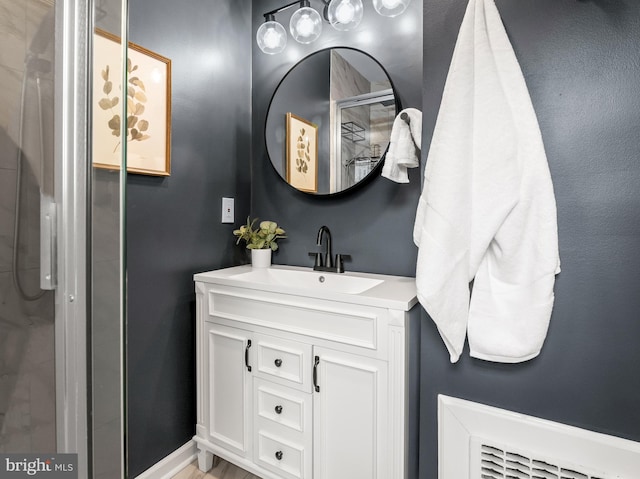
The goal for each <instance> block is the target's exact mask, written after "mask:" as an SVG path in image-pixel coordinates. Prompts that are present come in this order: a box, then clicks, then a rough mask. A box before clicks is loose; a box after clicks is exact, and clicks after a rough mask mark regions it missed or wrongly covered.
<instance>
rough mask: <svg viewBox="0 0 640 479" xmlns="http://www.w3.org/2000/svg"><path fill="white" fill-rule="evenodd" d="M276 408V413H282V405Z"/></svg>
mask: <svg viewBox="0 0 640 479" xmlns="http://www.w3.org/2000/svg"><path fill="white" fill-rule="evenodd" d="M275 410H276V414H282V406H280V405H279V404H278V405H277V406H276V407H275Z"/></svg>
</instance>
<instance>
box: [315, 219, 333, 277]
mask: <svg viewBox="0 0 640 479" xmlns="http://www.w3.org/2000/svg"><path fill="white" fill-rule="evenodd" d="M325 235H326V237H327V247H326V248H325V250H324V260H323V258H322V253H321V252H320V250H318V254H317V255H316V266H320V267H322V266H324V267H326V268H333V254H332V253H331V231H329V228H327V227H326V226H321V227H320V229H319V230H318V239H317V240H316V246H318V248H321V247H322V238H324V237H325Z"/></svg>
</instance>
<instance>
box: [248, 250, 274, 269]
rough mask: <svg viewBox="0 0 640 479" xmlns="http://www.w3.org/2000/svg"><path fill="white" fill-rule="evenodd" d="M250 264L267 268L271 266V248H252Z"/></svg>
mask: <svg viewBox="0 0 640 479" xmlns="http://www.w3.org/2000/svg"><path fill="white" fill-rule="evenodd" d="M251 266H253V267H254V268H268V267H269V266H271V248H269V249H252V250H251Z"/></svg>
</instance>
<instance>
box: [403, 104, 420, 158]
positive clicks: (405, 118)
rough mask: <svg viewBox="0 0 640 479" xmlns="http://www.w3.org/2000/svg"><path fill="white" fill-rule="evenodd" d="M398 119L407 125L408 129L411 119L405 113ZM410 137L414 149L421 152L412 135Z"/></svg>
mask: <svg viewBox="0 0 640 479" xmlns="http://www.w3.org/2000/svg"><path fill="white" fill-rule="evenodd" d="M400 119H402V120H404V122H405V123H406V124H407V125H409V127H410V126H411V117H410V116H409V115H408V114H407V112H404V111H403V112H402V113H400ZM410 136H411V141H413V146H415V147H416V149H417V150H418V151H421V149H420V146H418V144H417V143H416V139H415V138H414V137H413V135H410Z"/></svg>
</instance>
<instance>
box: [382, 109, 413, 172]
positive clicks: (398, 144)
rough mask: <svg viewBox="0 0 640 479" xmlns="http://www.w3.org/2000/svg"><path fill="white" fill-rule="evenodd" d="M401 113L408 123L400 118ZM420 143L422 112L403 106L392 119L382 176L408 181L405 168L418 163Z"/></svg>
mask: <svg viewBox="0 0 640 479" xmlns="http://www.w3.org/2000/svg"><path fill="white" fill-rule="evenodd" d="M403 114H406V115H407V116H408V118H409V123H407V121H406V120H403V119H402V115H403ZM421 144H422V112H420V110H416V109H415V108H405V109H404V110H402V111H401V112H400V113H399V114H398V116H396V119H395V120H394V121H393V126H392V128H391V138H390V139H389V150H388V151H387V154H386V155H385V159H384V165H383V167H382V173H381V174H382V176H384V177H385V178H388V179H390V180H391V181H395V182H396V183H409V175H408V173H407V168H416V167H417V166H419V165H420V148H421Z"/></svg>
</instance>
